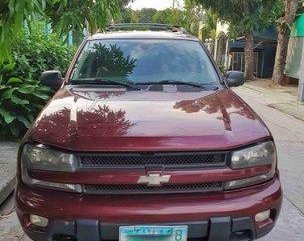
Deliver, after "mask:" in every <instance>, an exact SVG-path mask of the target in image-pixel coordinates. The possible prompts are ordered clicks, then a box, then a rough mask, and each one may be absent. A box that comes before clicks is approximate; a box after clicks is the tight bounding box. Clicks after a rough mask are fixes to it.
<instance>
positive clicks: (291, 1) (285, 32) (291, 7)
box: [272, 0, 300, 85]
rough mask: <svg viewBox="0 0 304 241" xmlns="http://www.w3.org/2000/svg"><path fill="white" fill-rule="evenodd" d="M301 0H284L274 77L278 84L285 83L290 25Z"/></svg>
mask: <svg viewBox="0 0 304 241" xmlns="http://www.w3.org/2000/svg"><path fill="white" fill-rule="evenodd" d="M299 2H300V1H299V0H284V5H285V10H284V14H282V17H281V18H279V20H278V26H277V29H278V46H277V53H276V59H275V64H274V69H273V75H272V79H273V80H274V82H275V83H276V84H280V85H284V84H285V83H284V70H285V64H286V57H287V49H288V39H289V33H290V31H289V27H290V26H291V25H292V24H293V22H294V19H295V17H296V13H297V9H298V7H299Z"/></svg>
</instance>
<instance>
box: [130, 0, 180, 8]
mask: <svg viewBox="0 0 304 241" xmlns="http://www.w3.org/2000/svg"><path fill="white" fill-rule="evenodd" d="M175 2H176V7H179V8H182V7H183V4H184V1H183V0H175ZM129 6H130V7H131V8H132V9H134V10H139V9H142V8H156V9H157V10H162V9H166V8H172V6H173V0H134V2H133V3H130V4H129Z"/></svg>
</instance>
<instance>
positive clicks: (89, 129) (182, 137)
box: [16, 47, 282, 240]
mask: <svg viewBox="0 0 304 241" xmlns="http://www.w3.org/2000/svg"><path fill="white" fill-rule="evenodd" d="M81 49H82V47H81V48H80V51H81ZM79 53H80V52H79ZM79 53H78V54H77V55H76V58H75V60H74V61H73V63H72V65H71V66H73V65H74V62H75V61H76V59H77V56H78V55H79ZM71 68H72V67H71ZM71 68H70V70H69V72H68V74H67V76H68V77H69V76H70V74H71ZM272 139H273V138H272V136H271V134H270V132H269V130H268V129H267V127H266V126H265V124H264V123H263V122H262V121H261V119H260V118H259V117H258V116H257V114H256V113H254V112H253V111H252V109H251V108H250V107H249V106H248V105H247V104H246V103H244V101H242V100H241V99H240V98H239V97H238V96H237V95H236V94H235V93H234V92H232V91H231V90H230V89H229V88H227V87H223V88H220V89H219V90H218V91H206V90H202V91H197V92H187V93H179V92H175V93H163V92H150V91H126V90H124V89H119V90H113V89H108V90H107V89H98V88H91V87H88V86H84V87H83V86H82V87H81V86H70V85H66V86H63V87H62V88H61V89H60V90H59V91H58V92H57V93H56V94H55V96H54V97H53V98H52V100H51V101H50V102H49V103H48V105H47V106H46V107H45V108H44V110H43V111H42V112H41V113H40V115H39V116H38V118H37V120H36V121H35V123H34V125H33V126H32V128H31V129H30V130H29V132H28V133H27V135H26V137H25V139H24V140H23V144H24V143H40V144H44V145H46V146H49V147H52V148H54V149H58V150H62V151H64V152H67V153H84V152H85V153H87V152H89V153H96V152H97V153H98V152H111V153H121V152H152V151H153V152H196V151H199V152H209V151H212V152H214V151H217V152H222V151H232V150H237V149H240V148H243V147H246V146H249V145H253V144H256V143H259V142H262V141H265V140H272ZM20 152H21V149H20ZM18 161H19V164H18V184H17V189H16V210H17V214H18V217H19V220H20V222H21V225H22V227H23V229H24V230H25V232H26V233H27V234H28V235H29V236H30V237H32V238H35V239H37V240H45V239H44V237H45V235H46V234H45V230H43V229H39V228H37V227H36V228H35V227H33V225H31V223H30V221H29V214H35V215H39V216H42V217H47V218H48V219H49V220H69V221H71V220H78V219H96V220H99V221H101V222H102V223H107V224H128V225H130V224H162V223H183V222H191V221H202V220H208V219H209V218H210V217H227V216H229V217H231V218H241V217H250V218H251V219H252V220H254V217H255V215H256V214H257V213H259V212H262V211H265V210H268V209H270V210H272V216H271V217H272V218H271V220H267V221H266V222H264V223H255V224H254V229H255V232H256V233H257V234H259V232H263V233H266V232H268V231H270V230H271V229H272V228H273V226H274V224H275V222H276V220H277V217H278V215H279V212H280V208H281V203H282V191H281V185H280V181H279V174H278V171H276V172H277V173H276V174H275V178H274V179H273V180H272V181H269V182H267V183H264V184H260V185H255V186H252V187H247V188H242V189H237V190H232V191H223V192H220V193H189V194H181V193H178V194H169V195H166V194H148V195H89V194H80V193H67V192H62V191H55V190H45V189H42V188H34V187H29V186H26V185H25V184H24V183H23V182H22V180H21V169H20V168H21V163H20V162H21V157H20V155H19V158H18ZM271 168H272V167H271V165H268V166H267V165H266V166H258V167H252V168H245V169H239V170H232V169H231V168H229V167H225V168H207V169H206V168H205V169H185V170H164V171H163V172H162V174H163V175H167V174H168V175H171V179H170V184H181V183H190V184H191V183H196V182H197V181H198V180H199V181H200V182H217V181H222V182H226V181H233V180H239V179H245V178H250V177H254V176H259V175H263V174H267V173H269V172H270V171H271ZM146 174H147V170H143V169H129V170H118V169H107V170H90V171H77V172H75V173H65V172H50V171H39V170H35V171H34V170H33V171H30V172H29V175H30V176H31V177H32V178H35V179H38V180H43V181H51V182H58V183H70V184H73V183H75V184H77V183H82V184H108V185H111V184H113V185H114V184H127V185H129V184H137V181H138V178H139V176H142V175H146Z"/></svg>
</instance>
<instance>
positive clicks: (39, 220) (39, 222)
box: [30, 214, 49, 228]
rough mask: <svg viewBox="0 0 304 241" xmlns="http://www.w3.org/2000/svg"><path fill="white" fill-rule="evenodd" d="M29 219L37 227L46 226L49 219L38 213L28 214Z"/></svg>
mask: <svg viewBox="0 0 304 241" xmlns="http://www.w3.org/2000/svg"><path fill="white" fill-rule="evenodd" d="M30 221H31V223H32V224H33V225H36V226H38V227H42V228H45V227H46V226H48V223H49V220H48V219H47V218H44V217H40V216H38V215H33V214H31V215H30Z"/></svg>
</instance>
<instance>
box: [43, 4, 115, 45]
mask: <svg viewBox="0 0 304 241" xmlns="http://www.w3.org/2000/svg"><path fill="white" fill-rule="evenodd" d="M45 12H46V15H47V17H48V18H49V19H50V23H51V24H52V27H53V29H54V30H55V31H56V32H58V33H60V34H65V33H68V32H70V31H72V33H73V36H74V37H76V38H78V42H79V39H82V38H83V35H82V32H83V29H85V28H87V29H88V31H89V32H90V33H95V32H96V31H97V30H98V29H99V30H104V29H105V28H106V26H107V24H108V23H109V20H111V19H113V18H118V16H119V8H118V6H117V1H116V0H114V1H113V0H69V1H67V4H62V3H61V2H58V3H55V4H52V3H48V4H47V6H46V11H45Z"/></svg>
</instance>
